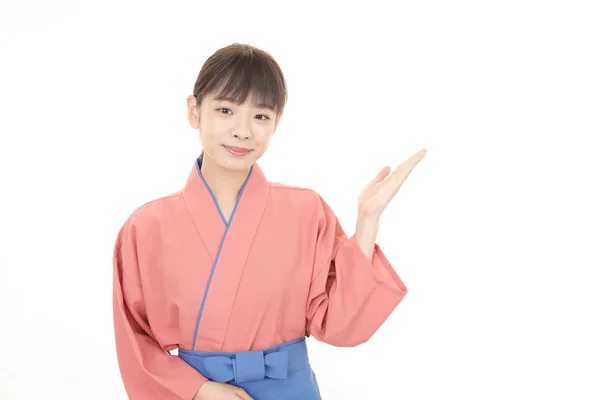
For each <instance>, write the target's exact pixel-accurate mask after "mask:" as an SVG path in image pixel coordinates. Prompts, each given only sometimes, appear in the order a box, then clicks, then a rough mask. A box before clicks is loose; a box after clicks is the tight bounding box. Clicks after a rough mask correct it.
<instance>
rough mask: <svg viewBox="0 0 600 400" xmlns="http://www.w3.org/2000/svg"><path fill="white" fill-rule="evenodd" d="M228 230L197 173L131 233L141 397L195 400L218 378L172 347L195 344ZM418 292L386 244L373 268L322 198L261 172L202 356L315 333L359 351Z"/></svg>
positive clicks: (121, 247)
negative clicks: (390, 256) (409, 289)
mask: <svg viewBox="0 0 600 400" xmlns="http://www.w3.org/2000/svg"><path fill="white" fill-rule="evenodd" d="M225 228H226V227H225V223H224V222H223V220H222V219H221V216H220V214H219V212H218V209H217V206H216V205H215V204H214V202H213V199H212V197H211V195H210V192H209V191H208V189H207V188H206V187H205V185H204V183H203V182H202V179H201V178H200V176H199V175H198V172H197V169H196V165H194V166H193V167H192V170H191V172H190V174H189V178H188V181H187V183H186V185H185V188H184V189H183V190H181V191H179V192H177V193H175V194H172V195H170V196H167V197H164V198H161V199H157V200H154V201H151V202H149V203H146V204H144V205H143V206H141V207H139V208H138V209H137V210H135V211H134V212H133V213H132V214H131V215H130V217H129V218H128V219H127V221H126V222H125V223H124V225H123V226H122V228H121V229H120V231H119V234H118V238H117V241H116V244H115V249H114V260H113V261H114V262H113V266H114V322H115V335H116V347H117V355H118V360H119V366H120V370H121V375H122V378H123V382H124V384H125V388H126V390H127V393H128V395H129V398H131V399H134V400H137V399H149V398H152V399H171V400H175V399H188V400H189V399H192V398H193V396H194V394H195V393H196V392H197V391H198V389H199V388H200V386H201V385H202V384H203V383H204V382H206V380H207V379H206V378H205V377H204V376H202V375H200V374H199V373H198V372H197V371H196V370H195V369H194V368H192V367H191V366H189V365H188V364H186V363H185V362H184V361H183V360H181V359H180V358H179V357H175V356H172V355H170V354H169V353H168V351H170V350H172V349H174V348H178V347H179V348H184V349H191V347H192V342H193V337H194V332H195V328H196V321H197V318H198V313H199V311H200V306H201V304H202V300H203V297H204V292H205V288H206V285H207V282H208V279H209V275H210V273H211V269H212V267H213V262H214V261H215V258H216V257H217V253H218V249H219V245H220V243H221V239H222V236H223V234H224V232H225ZM406 293H407V290H406V287H405V285H404V283H403V282H402V280H401V279H400V277H399V276H398V275H397V273H396V272H395V271H394V269H393V268H392V266H391V264H390V262H389V261H388V260H387V258H386V257H385V256H384V254H383V252H382V250H381V249H380V248H379V246H378V245H376V246H375V251H374V255H373V259H372V260H368V259H367V257H366V256H365V255H364V253H363V252H362V251H361V249H360V248H359V246H358V244H357V243H356V241H355V238H354V237H350V238H348V237H347V236H346V234H345V233H344V231H343V230H342V228H341V226H340V224H339V221H338V219H337V218H336V216H335V214H334V212H333V211H332V210H331V209H330V207H329V206H328V205H327V203H326V202H325V201H324V200H323V199H322V198H321V197H320V196H319V195H318V194H317V193H316V192H314V191H313V190H310V189H304V188H296V187H291V186H286V185H282V184H275V183H271V182H268V181H267V179H266V178H265V176H264V174H263V172H262V171H261V169H260V167H259V166H258V164H254V168H253V171H252V174H251V176H250V179H249V181H248V183H247V186H246V188H245V190H244V192H243V194H242V197H241V200H240V201H239V204H238V206H237V209H236V210H235V213H234V215H233V219H232V222H231V224H230V227H229V229H228V232H227V236H226V238H225V241H224V244H223V247H222V249H221V252H220V254H219V258H218V262H217V266H216V269H215V271H214V275H213V278H212V281H211V284H210V287H209V290H208V295H207V298H206V304H205V306H204V310H203V313H202V318H201V321H200V325H199V329H198V334H197V341H196V346H195V348H194V349H193V350H198V351H228V352H238V351H247V350H257V349H264V348H268V347H272V346H275V345H278V344H280V343H283V342H285V341H289V340H293V339H297V338H300V337H303V336H305V335H306V336H311V335H312V336H314V337H315V338H316V339H318V340H320V341H323V342H326V343H330V344H332V345H335V346H355V345H358V344H360V343H363V342H365V341H367V340H368V339H369V338H370V337H371V336H372V335H373V334H374V333H375V332H376V331H377V329H378V328H379V327H380V326H381V324H382V323H383V322H384V321H385V320H386V319H387V317H388V316H389V315H390V313H391V312H392V311H393V310H394V309H395V307H396V306H397V305H398V304H399V303H400V301H401V300H402V298H403V297H404V296H405V295H406Z"/></svg>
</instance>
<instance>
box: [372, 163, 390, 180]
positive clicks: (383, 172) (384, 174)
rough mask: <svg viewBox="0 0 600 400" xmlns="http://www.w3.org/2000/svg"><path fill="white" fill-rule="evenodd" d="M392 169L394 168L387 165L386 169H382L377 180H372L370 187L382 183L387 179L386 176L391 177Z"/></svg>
mask: <svg viewBox="0 0 600 400" xmlns="http://www.w3.org/2000/svg"><path fill="white" fill-rule="evenodd" d="M391 169H392V168H391V167H390V166H389V165H386V166H385V167H383V168H382V169H381V171H379V173H378V174H377V176H376V177H375V178H373V179H372V180H371V182H369V185H375V184H376V183H378V182H381V181H382V180H383V178H385V177H386V176H388V175H389V173H390V171H391Z"/></svg>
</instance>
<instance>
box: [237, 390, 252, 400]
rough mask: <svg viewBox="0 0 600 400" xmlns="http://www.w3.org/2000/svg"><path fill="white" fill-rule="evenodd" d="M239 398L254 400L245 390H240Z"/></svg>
mask: <svg viewBox="0 0 600 400" xmlns="http://www.w3.org/2000/svg"><path fill="white" fill-rule="evenodd" d="M236 394H237V395H238V397H239V398H240V399H243V400H254V399H253V398H252V397H250V395H249V394H248V393H246V391H245V390H244V389H240V390H239V391H238V392H237V393H236Z"/></svg>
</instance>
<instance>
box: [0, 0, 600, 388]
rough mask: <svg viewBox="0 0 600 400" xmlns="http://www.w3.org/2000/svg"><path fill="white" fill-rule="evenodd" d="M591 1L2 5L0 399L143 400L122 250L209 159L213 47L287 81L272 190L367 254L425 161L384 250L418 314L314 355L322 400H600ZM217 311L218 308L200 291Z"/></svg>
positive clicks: (595, 49) (596, 37)
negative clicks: (257, 62)
mask: <svg viewBox="0 0 600 400" xmlns="http://www.w3.org/2000/svg"><path fill="white" fill-rule="evenodd" d="M599 20H600V13H599V12H598V6H597V3H596V2H593V1H587V2H586V1H524V0H520V1H503V2H489V1H487V2H483V1H462V0H461V1H455V2H447V1H421V2H391V1H390V2H384V1H380V0H374V1H368V2H357V3H353V2H339V3H338V2H333V1H332V2H327V1H319V2H310V1H303V2H294V3H286V2H275V1H254V2H241V1H236V2H203V1H177V2H171V3H169V4H167V3H166V2H147V1H133V0H125V1H124V0H122V1H114V0H113V1H102V2H99V1H91V0H90V1H83V0H80V1H74V0H73V1H66V0H62V1H51V2H50V1H19V2H17V1H8V0H2V1H1V2H0V135H1V136H0V137H1V139H0V176H1V186H0V191H1V197H0V199H1V200H0V201H1V207H0V235H1V237H0V240H1V242H0V243H1V244H0V266H1V269H0V307H1V316H2V317H1V322H0V324H1V326H0V399H3V400H4V399H7V400H8V399H10V400H13V399H14V400H17V399H19V400H20V399H37V398H60V399H65V400H66V399H88V400H92V399H103V400H104V399H126V394H125V391H124V388H123V386H122V383H121V380H120V375H119V370H118V366H117V360H116V354H115V350H114V339H113V326H112V308H111V306H112V303H111V290H112V286H111V283H112V281H111V279H112V250H113V244H114V240H115V239H116V235H117V232H118V229H119V228H120V226H121V224H122V223H123V222H124V221H125V219H126V218H127V216H128V215H129V214H130V213H131V212H132V211H133V210H134V209H135V208H137V207H138V206H140V205H142V204H143V203H145V202H147V201H150V200H152V199H155V198H158V197H161V196H164V195H166V194H170V193H172V192H175V191H177V190H179V189H181V188H182V187H183V185H184V183H185V180H186V178H187V174H188V173H189V169H190V167H191V165H192V163H193V160H194V158H195V157H196V156H197V155H198V154H199V152H200V149H201V148H200V145H199V138H198V132H197V131H195V130H193V129H192V128H190V127H189V125H188V121H187V115H186V113H187V109H186V103H185V98H186V96H187V95H188V94H191V93H192V88H193V84H194V81H195V79H196V76H197V74H198V72H199V70H200V68H201V66H202V63H203V62H204V61H205V60H206V58H207V57H209V56H210V55H211V54H212V53H213V52H214V51H216V50H217V49H218V48H220V47H223V46H226V45H228V44H231V43H234V42H241V43H248V44H251V45H254V46H257V47H259V48H262V49H264V50H266V51H268V52H270V53H271V54H272V55H273V56H274V57H275V59H276V60H277V61H278V63H279V64H280V66H281V67H282V69H283V71H284V74H285V77H286V79H287V83H288V87H289V102H288V104H287V108H286V111H285V114H284V116H283V120H282V122H281V124H280V126H279V128H278V131H277V133H276V135H275V137H274V139H273V141H272V144H271V148H270V150H269V151H268V153H267V154H266V155H265V157H264V158H263V159H262V160H261V166H262V168H263V169H264V171H265V173H266V174H267V177H268V178H269V179H270V180H272V181H279V182H284V183H289V184H293V185H300V186H307V187H311V188H313V189H315V190H317V191H318V192H319V193H320V194H321V195H322V196H323V197H324V198H325V199H326V200H327V201H328V202H329V203H330V205H331V206H332V207H333V208H334V210H335V211H336V213H337V215H338V217H339V218H340V220H341V222H342V225H343V227H344V228H345V229H346V230H347V233H349V234H352V233H353V228H354V223H355V218H356V214H355V212H356V198H357V196H358V194H359V192H360V190H361V189H362V187H363V186H364V185H365V184H366V183H367V181H368V180H369V179H371V178H372V177H373V176H374V175H375V174H376V173H377V172H378V171H379V169H380V168H381V167H383V166H384V165H386V164H388V165H391V166H395V165H397V164H398V163H400V162H402V161H404V160H405V159H406V158H408V157H409V156H411V155H412V154H414V153H415V152H416V151H418V150H419V149H420V148H427V149H428V153H427V155H426V157H425V158H424V159H423V161H421V163H420V164H419V165H418V166H417V167H416V168H415V170H413V173H412V174H411V175H410V176H409V178H408V179H407V181H406V182H405V184H404V186H403V187H402V188H401V189H400V192H399V193H398V195H397V196H396V198H395V199H394V200H393V202H392V203H391V204H390V206H389V207H388V209H387V210H386V211H385V213H384V215H383V218H382V223H381V229H380V231H379V236H378V242H379V244H380V245H381V246H382V248H383V249H384V251H385V252H386V254H387V255H388V258H389V259H390V260H391V261H392V262H393V264H394V265H395V267H396V269H397V271H398V273H399V275H400V276H401V277H402V279H403V280H404V282H405V283H406V285H407V287H408V290H409V293H408V295H407V296H406V297H405V299H404V300H403V301H402V303H401V304H400V305H399V307H398V308H397V309H396V311H395V312H394V313H393V314H392V316H391V317H390V318H389V319H388V320H387V322H386V323H385V324H384V325H383V327H382V328H381V329H380V331H378V332H377V333H376V335H375V336H374V337H373V338H372V340H371V341H370V342H368V343H366V344H364V345H362V346H359V347H356V348H351V349H339V348H334V347H332V346H328V345H324V344H322V343H319V342H316V341H315V340H314V339H312V338H311V339H310V340H309V349H310V354H311V359H312V364H313V367H314V369H315V371H316V373H317V377H318V379H319V383H320V386H321V389H322V393H323V397H324V399H326V400H336V399H348V400H353V399H356V400H358V399H369V400H371V399H406V400H421V399H428V400H429V399H448V398H453V399H478V400H479V399H486V400H487V399H507V398H510V399H567V398H569V399H578V400H584V399H598V398H600V340H599V338H600V293H599V291H600V285H599V276H600V274H599V272H598V271H599V269H600V255H599V251H600V212H599V208H600V207H599V204H600V194H599V193H600V191H599V187H600V177H599V175H600V161H599V157H598V149H599V147H598V144H597V143H598V137H599V134H600V95H599V93H600V79H599V77H600V74H599V73H598V71H600V54H599V52H600V50H599V49H600V28H599V24H598V21H599ZM199 290H203V289H202V288H200V287H199Z"/></svg>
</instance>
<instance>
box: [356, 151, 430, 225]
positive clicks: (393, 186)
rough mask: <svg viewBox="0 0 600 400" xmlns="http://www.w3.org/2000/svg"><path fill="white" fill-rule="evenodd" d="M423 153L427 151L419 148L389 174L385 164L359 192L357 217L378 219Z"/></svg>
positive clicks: (388, 168)
mask: <svg viewBox="0 0 600 400" xmlns="http://www.w3.org/2000/svg"><path fill="white" fill-rule="evenodd" d="M425 153H427V150H426V149H421V150H419V151H418V152H417V153H416V154H414V155H413V156H412V157H410V158H409V159H408V160H406V161H404V162H403V163H402V164H400V165H399V166H398V167H397V168H396V169H395V170H394V172H392V173H391V174H390V170H391V168H390V167H389V166H385V167H384V168H383V169H382V170H381V171H380V172H379V174H377V176H376V177H375V178H374V179H373V180H372V181H371V182H369V183H368V184H367V186H366V187H365V188H364V189H363V191H362V192H361V194H360V197H359V198H358V216H359V218H367V219H375V220H378V219H379V217H380V216H381V213H382V212H383V210H384V209H385V207H387V205H388V204H389V202H390V200H392V198H393V197H394V196H395V195H396V193H398V190H400V187H401V186H402V184H403V183H404V181H405V180H406V178H407V177H408V175H409V174H410V173H411V171H412V170H413V168H414V167H415V166H416V165H417V164H418V163H419V161H421V159H423V157H424V156H425Z"/></svg>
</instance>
